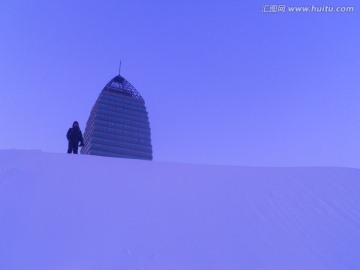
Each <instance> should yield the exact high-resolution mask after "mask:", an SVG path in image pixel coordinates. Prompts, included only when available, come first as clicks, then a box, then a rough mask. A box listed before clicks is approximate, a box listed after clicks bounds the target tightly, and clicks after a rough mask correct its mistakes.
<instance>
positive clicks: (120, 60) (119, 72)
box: [119, 59, 121, 76]
mask: <svg viewBox="0 0 360 270" xmlns="http://www.w3.org/2000/svg"><path fill="white" fill-rule="evenodd" d="M120 71H121V59H120V64H119V76H120Z"/></svg>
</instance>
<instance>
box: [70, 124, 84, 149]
mask: <svg viewBox="0 0 360 270" xmlns="http://www.w3.org/2000/svg"><path fill="white" fill-rule="evenodd" d="M66 138H67V139H68V142H69V147H68V153H69V154H71V153H72V152H73V153H74V154H77V153H78V148H79V143H80V146H84V139H83V136H82V132H81V130H80V128H79V124H78V123H77V122H76V121H75V122H74V124H73V127H72V128H69V130H68V132H67V134H66Z"/></svg>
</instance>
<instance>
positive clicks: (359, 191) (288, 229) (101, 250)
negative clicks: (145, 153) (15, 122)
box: [0, 150, 360, 270]
mask: <svg viewBox="0 0 360 270" xmlns="http://www.w3.org/2000/svg"><path fill="white" fill-rule="evenodd" d="M359 180H360V170H358V169H351V168H334V167H308V168H306V167H303V168H270V167H268V168H265V167H264V168H260V167H236V166H215V165H194V164H175V163H162V162H151V161H140V160H128V159H116V158H105V157H96V156H84V155H78V156H76V155H67V154H51V153H43V152H40V151H22V150H1V151H0V269H1V270H2V269H4V270H7V269H9V270H18V269H21V270H32V269H34V270H35V269H36V270H42V269H44V270H45V269H46V270H79V269H84V270H93V269H96V270H100V269H101V270H120V269H121V270H135V269H141V270H152V269H157V270H165V269H168V270H180V269H181V270H195V269H196V270H200V269H201V270H202V269H204V270H238V269H262V270H263V269H317V270H318V269H360V256H359V254H360V211H359V210H360V196H359V195H360V181H359Z"/></svg>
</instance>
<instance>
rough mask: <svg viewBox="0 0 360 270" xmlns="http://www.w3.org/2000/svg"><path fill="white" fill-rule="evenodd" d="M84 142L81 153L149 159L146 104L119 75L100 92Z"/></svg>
mask: <svg viewBox="0 0 360 270" xmlns="http://www.w3.org/2000/svg"><path fill="white" fill-rule="evenodd" d="M84 142H85V146H84V147H83V148H82V149H81V153H82V154H88V155H98V156H108V157H120V158H134V159H147V160H152V158H153V156H152V145H151V133H150V124H149V117H148V113H147V111H146V107H145V101H144V99H143V98H142V96H141V95H140V93H139V92H138V91H137V90H136V89H135V87H134V86H132V85H131V84H130V83H129V82H128V81H127V80H126V79H125V78H123V77H122V76H120V75H118V76H116V77H114V78H113V79H112V80H111V81H110V82H109V83H108V84H106V86H105V87H104V89H103V90H102V91H101V93H100V95H99V97H98V99H97V100H96V102H95V105H94V107H93V108H92V110H91V113H90V117H89V120H88V121H87V123H86V128H85V132H84Z"/></svg>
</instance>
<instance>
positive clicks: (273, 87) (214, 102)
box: [0, 0, 360, 167]
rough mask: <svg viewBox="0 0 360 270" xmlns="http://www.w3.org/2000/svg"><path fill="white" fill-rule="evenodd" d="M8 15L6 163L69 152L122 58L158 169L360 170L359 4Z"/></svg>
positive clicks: (83, 4)
mask: <svg viewBox="0 0 360 270" xmlns="http://www.w3.org/2000/svg"><path fill="white" fill-rule="evenodd" d="M300 2H301V3H300ZM269 4H276V5H277V4H284V5H286V7H287V8H288V7H289V6H291V5H303V6H307V5H308V6H312V5H316V6H320V7H321V6H324V5H328V6H330V5H331V6H353V7H354V9H355V11H354V12H348V13H336V12H334V13H329V12H322V13H321V12H307V13H306V12H298V13H291V12H289V11H288V10H286V12H276V13H275V12H273V13H270V12H261V10H262V7H263V5H269ZM267 8H269V7H266V8H265V10H267ZM0 12H1V16H0V127H1V130H0V131H1V132H0V149H9V148H15V149H40V150H42V151H46V152H59V153H60V152H65V151H66V148H67V141H66V138H65V134H66V132H67V129H68V128H69V127H70V126H71V124H72V122H73V121H74V120H78V121H79V122H80V127H81V128H82V130H83V131H84V129H85V124H86V121H87V118H88V116H89V114H90V110H91V108H92V106H93V104H94V103H95V100H96V98H97V96H98V95H99V93H100V91H101V90H102V88H103V87H104V86H105V84H106V83H107V82H108V81H109V80H110V79H112V78H113V77H114V76H115V75H117V73H118V65H119V60H120V58H121V59H122V63H123V64H122V70H121V74H122V75H123V76H124V77H125V78H126V79H127V80H128V81H130V82H131V83H132V84H133V85H134V86H135V87H136V89H137V90H138V91H139V92H140V93H141V95H142V96H143V97H144V99H145V101H146V107H147V109H148V112H149V118H150V125H151V129H152V144H153V152H154V160H157V161H171V162H173V161H175V162H187V163H210V164H230V165H267V166H306V165H328V166H352V167H360V106H359V105H360V91H359V90H360V76H359V67H360V50H359V48H360V30H359V29H360V28H359V22H360V13H359V12H360V5H359V4H358V1H289V0H287V1H281V3H278V2H276V1H270V2H268V1H247V3H244V1H213V0H209V1H205V0H201V1H190V0H182V1H180V0H176V1H170V0H168V1H150V0H147V1H93V0H89V1H68V0H61V1H17V0H11V1H10V0H3V1H1V2H0Z"/></svg>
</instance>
